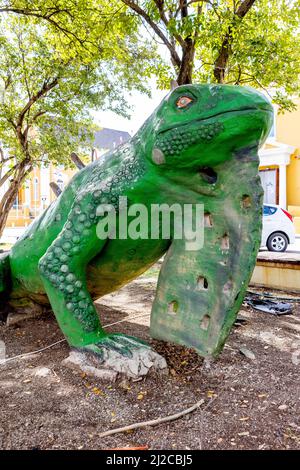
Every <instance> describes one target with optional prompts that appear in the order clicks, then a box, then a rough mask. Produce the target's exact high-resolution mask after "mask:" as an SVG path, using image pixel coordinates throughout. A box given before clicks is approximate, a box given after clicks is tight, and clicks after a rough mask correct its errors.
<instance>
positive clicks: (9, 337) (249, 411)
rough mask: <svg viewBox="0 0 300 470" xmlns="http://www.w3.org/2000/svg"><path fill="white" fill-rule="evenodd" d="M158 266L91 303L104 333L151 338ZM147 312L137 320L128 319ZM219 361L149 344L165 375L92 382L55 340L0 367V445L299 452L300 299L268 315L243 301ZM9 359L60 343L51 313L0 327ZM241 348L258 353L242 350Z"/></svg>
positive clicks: (157, 344)
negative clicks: (141, 424) (162, 420)
mask: <svg viewBox="0 0 300 470" xmlns="http://www.w3.org/2000/svg"><path fill="white" fill-rule="evenodd" d="M156 277H157V270H156V268H153V269H151V270H150V271H148V273H146V275H143V276H142V277H140V278H139V279H138V280H136V281H134V282H132V283H131V284H130V285H128V286H126V287H125V288H123V289H121V290H120V291H118V292H117V293H114V294H113V295H109V296H106V297H105V298H103V299H101V300H100V301H99V302H98V303H97V306H98V309H99V312H100V311H101V318H102V320H103V323H104V324H110V323H114V322H116V321H118V320H121V319H122V320H124V322H122V323H120V324H118V325H114V326H112V327H109V328H107V331H111V332H113V331H114V332H116V331H118V332H122V333H130V334H131V335H134V336H138V337H140V338H143V339H146V340H148V341H151V340H150V339H149V335H148V325H149V315H150V310H151V303H152V300H153V297H154V292H155V285H156ZM141 314H144V316H143V317H139V318H133V317H136V316H137V315H141ZM239 316H240V318H243V319H245V320H246V322H245V323H244V324H243V325H242V326H239V327H235V328H234V329H233V331H232V333H231V335H230V337H229V340H228V342H227V345H226V347H225V349H224V351H223V353H222V355H221V356H220V358H219V359H218V360H217V361H215V362H213V363H208V362H206V361H203V360H202V359H201V358H199V357H198V356H197V355H196V354H195V353H194V352H193V351H191V350H188V349H185V348H183V347H179V346H174V345H167V344H165V343H162V342H158V341H151V344H152V345H153V347H154V348H155V349H156V350H157V351H158V352H160V353H161V354H163V355H164V356H165V357H166V359H167V361H168V365H169V370H170V373H169V375H168V376H167V377H159V376H155V377H149V378H147V379H143V380H141V381H137V382H130V383H129V382H126V381H123V382H121V383H116V384H108V383H101V382H99V381H97V380H91V379H90V378H88V377H85V376H84V375H83V374H80V373H78V372H75V371H72V370H70V369H68V368H66V367H64V366H62V365H61V361H62V360H63V359H64V358H66V357H67V356H68V346H67V344H66V342H62V343H59V344H57V345H56V346H54V347H52V348H51V349H47V350H45V351H44V352H41V353H39V354H32V355H30V356H26V357H24V358H20V359H17V360H14V361H11V362H8V363H6V364H2V365H0V448H1V449H112V448H119V447H141V446H142V447H143V446H145V447H148V448H149V449H174V450H176V449H300V414H299V411H300V383H299V371H300V305H299V304H295V307H294V314H293V315H288V316H281V317H274V316H272V315H270V314H266V313H261V312H258V311H254V310H252V309H250V308H248V307H243V308H242V310H241V312H240V314H239ZM0 339H1V340H2V341H4V342H5V345H6V356H7V357H12V356H15V355H18V354H22V353H27V352H31V351H34V350H36V349H39V348H42V347H44V346H47V345H49V344H52V343H54V342H56V341H58V340H60V339H62V334H61V332H60V330H59V328H58V326H57V324H56V322H55V319H54V317H53V316H52V315H51V314H49V315H46V316H44V317H43V318H40V319H32V320H27V321H24V322H22V323H20V324H19V325H18V326H11V327H9V328H8V327H7V326H5V325H3V324H2V325H0ZM243 347H245V348H247V349H248V350H250V351H251V352H252V353H253V354H254V355H255V359H249V358H247V357H245V356H244V355H243V354H241V352H240V348H243ZM201 398H203V399H204V404H203V405H202V406H201V407H200V408H199V409H197V410H196V411H195V412H193V413H192V414H189V415H187V416H186V417H184V418H182V419H179V420H177V421H174V422H172V423H170V424H161V425H159V426H156V427H150V428H143V429H140V430H136V431H133V432H130V433H129V432H127V433H125V434H124V433H123V434H117V435H114V436H109V437H106V438H100V437H99V434H100V433H101V432H103V431H106V430H108V429H111V428H115V427H120V426H125V425H128V424H131V423H134V422H138V421H145V420H147V419H153V418H157V417H159V416H166V415H169V414H174V413H176V412H178V411H180V410H183V409H184V408H188V407H189V406H191V405H193V404H194V403H195V402H197V401H198V400H200V399H201Z"/></svg>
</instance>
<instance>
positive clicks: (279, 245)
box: [261, 204, 295, 252]
mask: <svg viewBox="0 0 300 470" xmlns="http://www.w3.org/2000/svg"><path fill="white" fill-rule="evenodd" d="M292 243H295V227H294V224H293V216H292V215H291V214H290V213H289V212H287V211H286V210H285V209H282V207H280V206H276V205H274V204H264V208H263V229H262V239H261V246H262V247H263V246H266V247H267V248H268V250H269V251H279V252H280V251H281V252H283V251H285V250H286V249H287V246H288V245H290V244H292Z"/></svg>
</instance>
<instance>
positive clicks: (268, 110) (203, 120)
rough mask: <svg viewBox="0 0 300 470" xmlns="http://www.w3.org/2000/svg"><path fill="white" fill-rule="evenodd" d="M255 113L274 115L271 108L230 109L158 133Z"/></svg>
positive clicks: (163, 129)
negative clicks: (231, 115) (228, 116)
mask: <svg viewBox="0 0 300 470" xmlns="http://www.w3.org/2000/svg"><path fill="white" fill-rule="evenodd" d="M254 111H256V112H257V111H259V112H262V113H268V114H272V112H273V111H272V108H271V107H270V106H261V107H258V106H253V107H249V106H248V107H242V108H237V109H228V110H227V111H221V112H220V113H214V114H210V115H207V116H204V117H201V118H198V119H193V120H191V121H190V122H186V123H182V124H178V123H175V124H173V125H171V126H168V127H163V128H162V129H160V130H159V131H158V135H160V134H163V133H164V132H167V131H170V130H172V129H184V128H185V127H186V126H191V125H193V124H196V123H204V124H205V123H206V122H209V121H210V120H212V119H213V118H216V117H218V118H219V117H220V116H223V115H224V116H225V115H226V116H227V115H228V114H235V115H238V114H244V113H251V112H254Z"/></svg>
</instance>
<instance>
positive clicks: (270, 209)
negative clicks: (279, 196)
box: [264, 205, 277, 215]
mask: <svg viewBox="0 0 300 470" xmlns="http://www.w3.org/2000/svg"><path fill="white" fill-rule="evenodd" d="M276 211H277V207H272V206H265V205H264V215H273V214H275V212H276Z"/></svg>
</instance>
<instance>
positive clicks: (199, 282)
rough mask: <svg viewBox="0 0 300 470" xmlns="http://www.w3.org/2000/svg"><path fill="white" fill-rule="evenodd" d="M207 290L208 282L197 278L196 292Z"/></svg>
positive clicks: (202, 277) (201, 277)
mask: <svg viewBox="0 0 300 470" xmlns="http://www.w3.org/2000/svg"><path fill="white" fill-rule="evenodd" d="M206 289H208V282H207V279H206V277H204V276H199V277H198V279H197V290H206Z"/></svg>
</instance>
